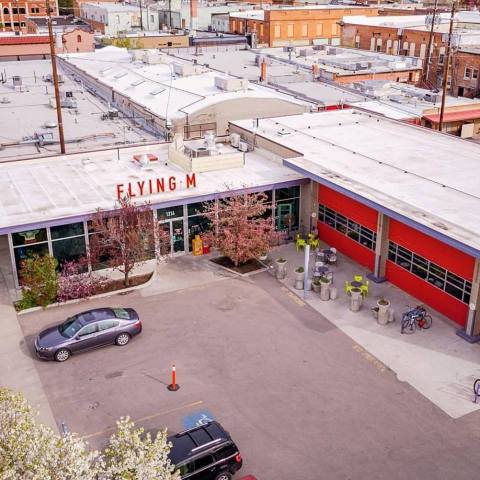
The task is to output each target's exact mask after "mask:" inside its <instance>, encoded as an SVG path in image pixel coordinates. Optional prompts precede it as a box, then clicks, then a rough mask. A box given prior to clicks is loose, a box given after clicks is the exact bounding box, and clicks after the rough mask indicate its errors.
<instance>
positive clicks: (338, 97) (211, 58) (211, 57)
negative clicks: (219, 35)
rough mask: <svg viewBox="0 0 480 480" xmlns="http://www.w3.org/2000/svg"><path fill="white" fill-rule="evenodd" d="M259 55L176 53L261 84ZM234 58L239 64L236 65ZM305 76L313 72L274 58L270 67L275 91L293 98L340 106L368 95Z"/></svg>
mask: <svg viewBox="0 0 480 480" xmlns="http://www.w3.org/2000/svg"><path fill="white" fill-rule="evenodd" d="M257 55H258V52H257V51H256V50H252V49H248V50H245V49H243V50H242V49H239V48H238V47H237V46H231V47H225V49H223V47H222V50H221V51H217V49H216V48H212V49H207V48H205V49H203V53H202V55H201V56H198V55H195V48H182V49H179V51H178V52H175V56H176V57H181V58H183V59H185V60H189V61H193V60H196V61H197V62H199V63H202V64H205V63H207V64H208V65H210V67H212V68H215V69H217V70H221V71H222V72H225V73H229V74H232V75H237V76H240V77H244V78H247V79H249V80H250V81H258V80H259V76H260V66H259V65H258V64H257V63H255V57H256V56H257ZM232 57H234V58H235V62H232ZM302 77H304V78H307V77H308V78H309V77H310V73H309V72H305V71H303V70H301V71H298V68H297V67H296V66H295V65H289V64H286V63H285V62H283V61H280V60H275V59H274V58H271V59H270V60H269V64H268V65H267V78H268V81H269V83H270V84H275V85H270V87H271V88H278V87H282V88H284V89H285V90H282V91H283V92H284V93H287V92H289V93H290V94H291V95H293V96H298V97H300V98H302V97H304V96H305V95H306V96H307V97H308V98H309V99H311V100H312V102H314V103H319V104H325V105H332V104H339V103H352V102H358V101H363V100H364V99H365V96H364V95H362V94H361V93H360V92H359V93H353V92H352V91H351V90H347V89H345V88H342V86H341V85H339V84H338V85H337V84H336V85H330V84H326V83H321V82H312V81H310V80H305V81H303V80H302Z"/></svg>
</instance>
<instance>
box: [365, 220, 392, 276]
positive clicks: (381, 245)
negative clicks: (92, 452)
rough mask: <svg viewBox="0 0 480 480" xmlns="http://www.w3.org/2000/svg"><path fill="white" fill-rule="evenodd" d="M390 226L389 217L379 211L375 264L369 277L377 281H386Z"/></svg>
mask: <svg viewBox="0 0 480 480" xmlns="http://www.w3.org/2000/svg"><path fill="white" fill-rule="evenodd" d="M388 226H389V218H388V217H387V216H386V215H384V214H383V213H381V212H378V219H377V241H376V243H375V266H374V268H373V273H371V274H369V275H368V278H369V279H370V280H372V281H374V282H376V283H381V282H384V281H385V270H386V267H387V259H388Z"/></svg>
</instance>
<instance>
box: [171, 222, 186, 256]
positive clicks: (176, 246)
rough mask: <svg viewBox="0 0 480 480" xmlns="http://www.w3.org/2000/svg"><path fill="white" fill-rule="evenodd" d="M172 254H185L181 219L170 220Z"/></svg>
mask: <svg viewBox="0 0 480 480" xmlns="http://www.w3.org/2000/svg"><path fill="white" fill-rule="evenodd" d="M171 225H172V227H171V228H172V236H171V238H172V252H173V254H175V253H183V252H185V233H184V230H183V219H182V220H172V221H171Z"/></svg>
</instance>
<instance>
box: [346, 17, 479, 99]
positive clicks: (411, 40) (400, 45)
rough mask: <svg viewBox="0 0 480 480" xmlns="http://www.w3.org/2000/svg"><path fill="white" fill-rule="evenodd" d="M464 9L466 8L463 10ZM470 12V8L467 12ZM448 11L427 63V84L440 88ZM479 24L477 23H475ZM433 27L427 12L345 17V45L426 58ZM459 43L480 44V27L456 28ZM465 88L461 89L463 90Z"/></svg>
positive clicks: (434, 39)
mask: <svg viewBox="0 0 480 480" xmlns="http://www.w3.org/2000/svg"><path fill="white" fill-rule="evenodd" d="M461 13H463V12H461ZM467 13H468V12H467ZM448 17H449V15H448V14H442V15H441V18H442V20H441V24H440V25H439V26H438V27H435V30H434V34H433V40H432V49H431V56H430V63H429V65H428V66H427V74H428V76H427V86H429V87H432V88H433V87H435V88H438V87H440V86H441V83H442V78H443V69H444V60H445V53H446V42H447V39H448ZM477 17H478V20H480V16H478V15H477ZM473 25H475V24H473ZM478 26H479V27H480V24H478ZM429 36H430V28H429V27H427V26H426V25H425V16H424V15H409V16H392V17H377V18H374V19H372V18H367V17H355V16H351V17H344V19H343V21H342V45H343V46H345V47H351V48H359V49H363V50H371V51H376V52H383V53H388V54H394V55H408V56H411V57H417V58H420V59H421V60H422V61H423V60H425V58H426V53H427V47H428V42H429ZM455 42H456V44H457V45H460V46H461V45H462V44H465V45H469V44H473V45H475V44H480V29H478V30H477V29H475V28H469V29H463V28H456V30H455ZM461 91H462V90H461V89H460V92H461Z"/></svg>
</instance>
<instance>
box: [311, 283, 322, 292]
mask: <svg viewBox="0 0 480 480" xmlns="http://www.w3.org/2000/svg"><path fill="white" fill-rule="evenodd" d="M312 288H313V291H314V292H315V293H320V290H321V288H322V284H321V283H320V282H318V283H316V282H312Z"/></svg>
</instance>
